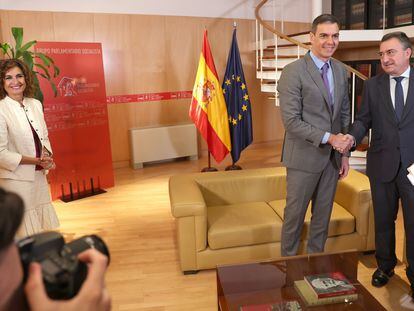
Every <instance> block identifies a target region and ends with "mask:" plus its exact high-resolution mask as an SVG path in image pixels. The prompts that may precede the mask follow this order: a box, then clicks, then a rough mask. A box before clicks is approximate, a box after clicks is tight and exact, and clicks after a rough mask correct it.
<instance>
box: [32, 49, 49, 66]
mask: <svg viewBox="0 0 414 311" xmlns="http://www.w3.org/2000/svg"><path fill="white" fill-rule="evenodd" d="M35 56H36V57H38V58H40V59H41V60H42V62H43V63H44V64H45V65H46V66H47V67H49V66H50V63H51V61H50V57H48V56H46V55H45V54H43V53H37V52H35Z"/></svg>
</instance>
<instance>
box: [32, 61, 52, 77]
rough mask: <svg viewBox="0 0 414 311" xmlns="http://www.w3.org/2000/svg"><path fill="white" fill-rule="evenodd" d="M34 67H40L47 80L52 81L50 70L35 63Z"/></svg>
mask: <svg viewBox="0 0 414 311" xmlns="http://www.w3.org/2000/svg"><path fill="white" fill-rule="evenodd" d="M34 65H35V67H38V68H40V69H42V70H43V71H44V74H45V75H46V76H47V79H48V80H50V73H49V70H48V69H47V68H46V67H45V66H43V65H42V64H39V63H35V64H34Z"/></svg>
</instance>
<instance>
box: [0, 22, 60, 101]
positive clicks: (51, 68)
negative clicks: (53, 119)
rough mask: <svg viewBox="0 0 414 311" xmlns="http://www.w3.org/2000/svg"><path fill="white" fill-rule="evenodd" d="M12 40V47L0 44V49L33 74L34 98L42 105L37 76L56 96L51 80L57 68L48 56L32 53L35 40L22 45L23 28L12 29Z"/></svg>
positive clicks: (55, 75) (57, 71)
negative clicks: (44, 80)
mask: <svg viewBox="0 0 414 311" xmlns="http://www.w3.org/2000/svg"><path fill="white" fill-rule="evenodd" d="M11 30H12V34H13V38H14V41H15V45H14V47H13V46H11V45H10V44H8V43H7V42H6V43H0V49H1V51H2V52H3V54H4V55H5V56H6V57H8V58H16V59H21V60H22V61H24V62H25V63H26V64H27V66H28V67H29V69H30V70H31V71H32V72H33V79H34V84H35V97H36V98H37V99H38V100H40V101H41V102H42V103H43V92H42V90H41V89H40V86H39V76H40V77H42V78H44V79H46V80H47V81H48V82H49V84H50V86H51V87H52V89H53V93H54V94H55V96H57V89H56V85H55V83H54V82H53V81H52V78H56V77H57V76H58V75H59V68H58V67H57V66H56V65H55V63H54V61H53V59H51V58H50V57H49V56H47V55H45V54H43V53H39V52H34V51H32V50H31V49H30V48H31V47H33V45H35V44H36V42H37V41H36V40H33V41H29V42H27V43H24V44H23V28H19V27H13V28H12V29H11Z"/></svg>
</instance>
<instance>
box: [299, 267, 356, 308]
mask: <svg viewBox="0 0 414 311" xmlns="http://www.w3.org/2000/svg"><path fill="white" fill-rule="evenodd" d="M294 287H295V289H296V291H297V292H298V294H299V295H300V297H301V298H302V300H303V301H304V302H305V304H306V305H307V306H318V305H325V304H333V303H344V302H345V303H346V302H351V301H355V300H357V299H358V294H357V290H356V288H355V286H354V285H352V284H351V283H350V282H349V280H348V279H347V278H346V277H345V276H344V275H343V274H342V273H341V272H331V273H323V274H314V275H308V276H305V278H304V280H299V281H295V282H294Z"/></svg>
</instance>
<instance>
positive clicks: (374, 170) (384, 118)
mask: <svg viewBox="0 0 414 311" xmlns="http://www.w3.org/2000/svg"><path fill="white" fill-rule="evenodd" d="M362 98H363V99H362V106H361V109H360V111H359V112H358V114H357V117H356V119H355V122H354V124H353V125H352V128H351V130H350V134H351V135H353V136H354V137H355V139H356V141H357V142H360V141H361V139H362V138H363V137H364V136H365V134H366V133H367V131H368V130H369V129H372V137H371V143H370V147H369V149H368V153H367V175H368V176H369V177H370V178H374V179H377V180H381V181H383V182H390V181H391V180H393V179H394V177H395V176H396V175H397V173H398V168H399V165H400V162H401V163H402V166H403V169H404V170H406V169H407V167H408V166H410V165H411V164H413V163H414V69H413V68H411V70H410V83H409V87H408V94H407V99H406V103H405V106H404V110H403V115H402V117H401V120H400V121H398V120H397V117H396V115H395V110H394V106H393V104H392V101H391V95H390V78H389V75H387V74H381V75H378V76H375V77H373V78H371V79H369V80H367V81H365V84H364V92H363V97H362Z"/></svg>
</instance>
